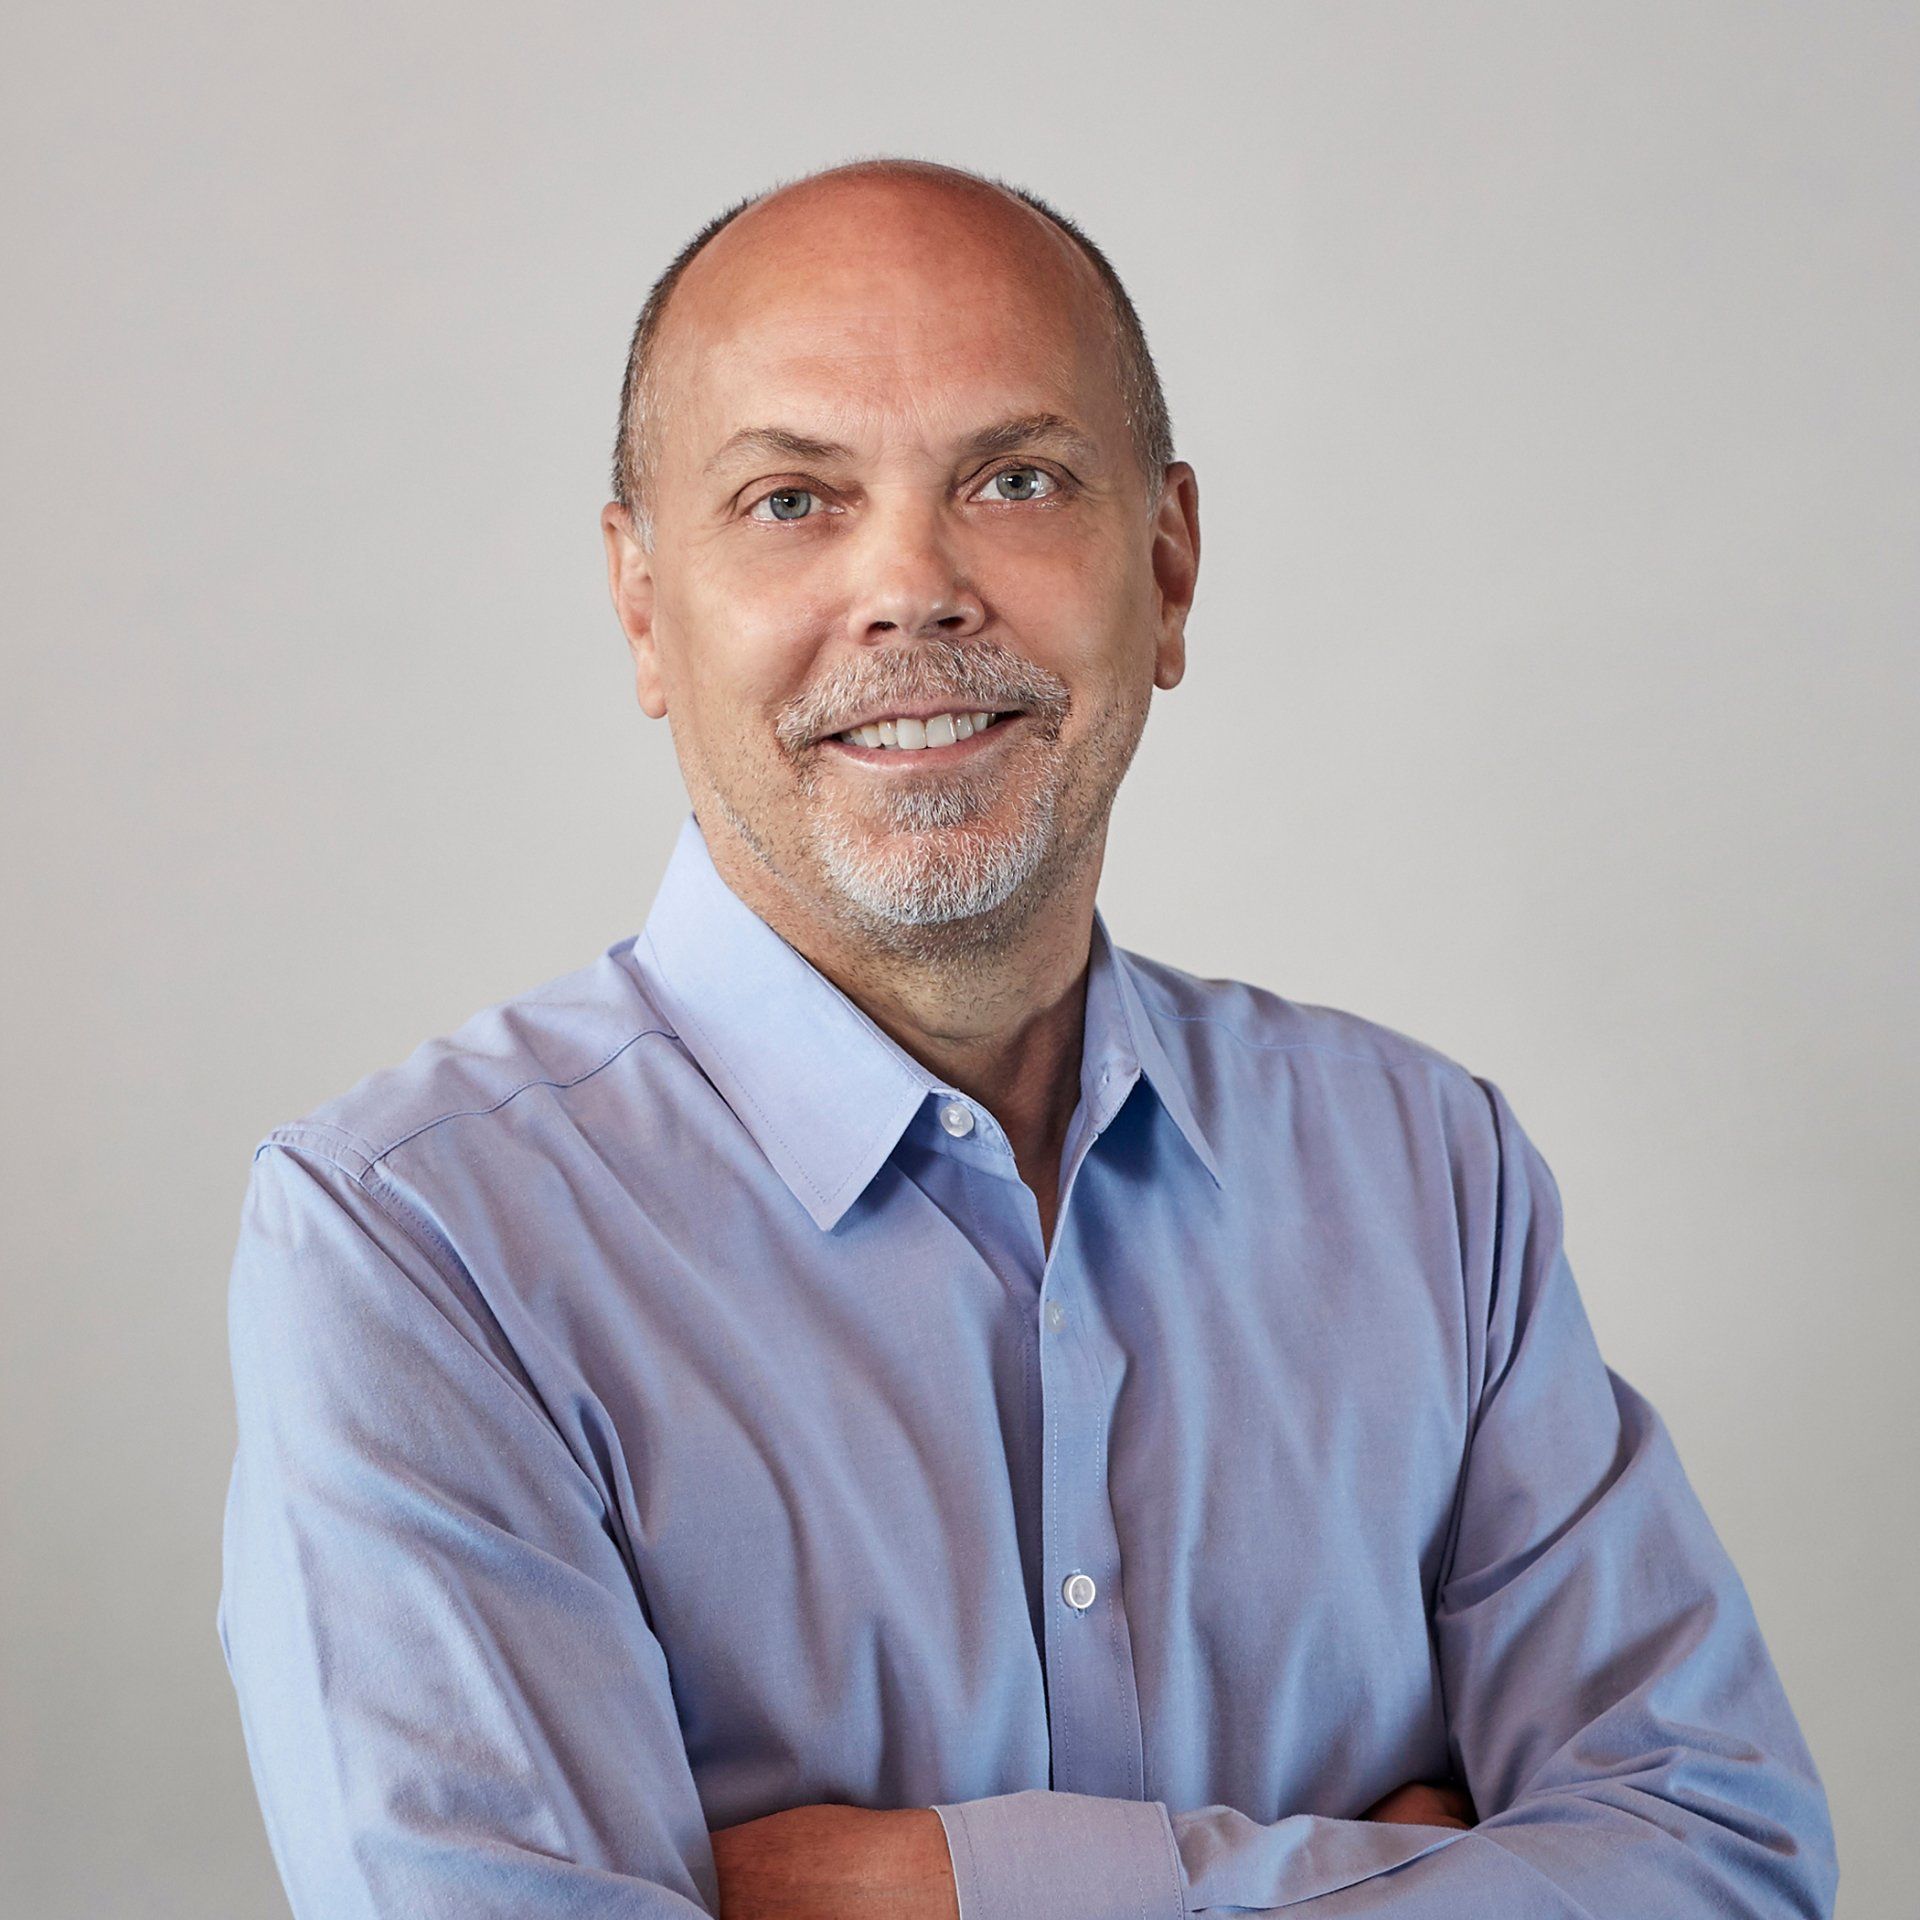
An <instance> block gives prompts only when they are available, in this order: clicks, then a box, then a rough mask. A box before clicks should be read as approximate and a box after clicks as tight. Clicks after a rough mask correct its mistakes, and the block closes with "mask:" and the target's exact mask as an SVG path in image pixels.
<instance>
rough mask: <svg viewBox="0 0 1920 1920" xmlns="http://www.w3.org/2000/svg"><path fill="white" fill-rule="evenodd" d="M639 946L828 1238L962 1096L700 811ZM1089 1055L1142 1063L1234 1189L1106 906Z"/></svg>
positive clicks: (688, 1032)
mask: <svg viewBox="0 0 1920 1920" xmlns="http://www.w3.org/2000/svg"><path fill="white" fill-rule="evenodd" d="M638 944H639V946H640V948H641V950H642V952H643V954H644V955H645V956H646V957H647V958H650V959H651V961H652V972H653V976H654V984H655V986H656V987H657V988H658V989H659V990H660V991H661V994H662V998H663V999H664V1001H665V1003H666V1004H665V1011H666V1012H667V1013H668V1015H669V1016H670V1017H671V1018H672V1020H673V1022H674V1025H675V1027H676V1029H677V1030H678V1032H679V1035H680V1038H681V1040H682V1041H683V1042H684V1043H685V1045H686V1047H687V1050H688V1052H690V1053H691V1054H692V1055H693V1057H694V1059H695V1060H696V1061H697V1062H698V1063H699V1065H700V1067H701V1069H702V1071H703V1072H704V1073H705V1074H706V1076H707V1078H708V1079H709V1080H711V1081H712V1082H713V1084H714V1086H715V1087H716V1088H717V1089H718V1090H719V1092H720V1095H721V1097H722V1098H723V1099H724V1100H725V1101H726V1102H727V1105H728V1106H729V1107H731V1108H732V1109H733V1112H734V1113H735V1115H736V1116H737V1117H738V1119H739V1121H740V1123H741V1125H742V1126H744V1127H745V1128H746V1129H747V1131H748V1132H749V1133H750V1134H751V1135H752V1136H753V1138H754V1141H755V1143H756V1144H757V1145H758V1146H759V1148H760V1150H761V1151H762V1152H763V1153H764V1154H765V1155H766V1157H767V1159H768V1160H769V1161H770V1162H771V1163H772V1165H773V1167H774V1169H775V1171H776V1172H777V1173H778V1174H779V1175H780V1177H781V1179H782V1180H784V1181H785V1182H786V1184H787V1186H788V1187H789V1188H790V1189H791V1190H792V1192H793V1195H794V1197H795V1198H796V1199H797V1200H798V1201H799V1202H800V1204H801V1205H802V1206H804V1207H805V1208H806V1210H807V1211H808V1213H809V1214H811V1215H812V1216H813V1219H814V1221H815V1223H816V1224H817V1225H819V1226H820V1227H821V1228H822V1229H831V1228H832V1227H834V1226H835V1225H836V1224H837V1223H838V1222H839V1220H840V1218H841V1216H842V1215H843V1214H844V1213H845V1212H846V1211H847V1209H848V1208H849V1207H851V1206H852V1205H853V1203H854V1201H855V1200H857V1199H858V1198H859V1197H860V1195H861V1194H862V1193H863V1192H865V1190H866V1188H867V1185H868V1183H869V1182H870V1181H871V1180H872V1178H873V1176H874V1175H875V1174H876V1173H877V1172H879V1170H880V1168H881V1167H882V1166H884V1165H885V1164H886V1161H887V1158H888V1156H889V1155H890V1154H891V1153H892V1152H893V1150H894V1148H895V1146H896V1145H897V1144H898V1143H899V1140H900V1136H901V1134H902V1133H903V1132H904V1131H905V1130H906V1128H907V1125H908V1123H909V1122H910V1121H911V1120H912V1119H913V1117H914V1115H915V1114H916V1113H917V1112H918V1111H919V1110H920V1107H921V1105H922V1103H923V1102H924V1101H925V1100H926V1099H927V1097H928V1095H930V1094H948V1095H950V1094H951V1093H952V1092H953V1089H951V1088H949V1087H947V1085H946V1083H945V1082H944V1081H942V1080H940V1079H938V1078H937V1077H936V1076H935V1075H933V1074H932V1073H930V1072H929V1071H928V1070H927V1069H926V1068H925V1067H923V1066H922V1065H921V1064H920V1062H919V1061H917V1060H916V1059H914V1058H913V1056H912V1055H911V1054H909V1053H908V1052H907V1051H906V1049H905V1048H903V1047H902V1046H900V1044H899V1043H898V1042H897V1041H895V1040H894V1039H893V1037H892V1036H891V1035H890V1034H888V1033H886V1032H884V1031H883V1030H882V1029H881V1028H880V1027H879V1026H878V1025H876V1024H875V1022H874V1021H873V1020H872V1019H871V1017H870V1016H869V1015H868V1014H867V1013H866V1012H864V1011H863V1010H862V1009H861V1008H860V1007H859V1006H858V1005H857V1004H856V1003H855V1002H854V1001H853V1000H851V999H850V998H849V997H848V996H847V995H846V994H844V993H843V992H841V990H840V989H839V988H838V987H837V986H835V985H834V984H833V982H832V981H830V980H829V979H827V977H826V976H825V975H824V974H822V973H821V972H820V971H819V970H818V969H817V968H816V967H815V966H814V965H813V964H812V962H811V961H809V960H808V959H807V958H806V956H805V955H804V954H802V953H801V952H800V951H799V950H798V948H796V947H794V946H793V945H792V944H791V943H789V942H788V941H787V940H786V939H785V938H784V937H783V936H782V935H780V934H778V933H776V932H775V931H774V929H773V928H772V927H771V926H769V925H768V924H767V922H766V921H764V920H763V919H761V917H760V916H759V915H758V914H757V913H755V912H754V911H753V909H752V908H751V907H749V906H748V905H747V904H746V902H745V901H743V900H742V899H741V898H740V897H739V895H738V894H736V893H735V892H734V891H733V890H732V888H730V887H729V886H728V885H727V884H726V882H725V881H724V880H723V879H722V878H721V877H720V873H719V870H718V869H717V868H716V867H715V866H714V864H713V858H712V855H711V854H710V853H709V851H708V849H707V842H706V837H705V835H704V834H703V833H702V832H701V831H700V824H699V822H698V820H697V819H696V818H695V817H694V815H693V814H692V813H691V812H689V813H688V815H687V817H686V820H685V821H684V822H683V823H682V825H681V828H680V837H679V839H678V841H677V842H676V843H675V846H674V849H673V854H672V857H671V858H670V859H669V860H668V862H667V869H666V872H665V874H664V875H663V876H662V878H661V881H660V887H659V891H658V892H657V893H656V894H655V896H654V901H653V906H652V908H651V910H650V911H649V913H648V915H647V923H646V928H645V930H644V932H643V933H642V934H641V936H640V941H639V943H638ZM1081 1052H1082V1060H1083V1073H1082V1079H1083V1083H1084V1081H1085V1080H1086V1078H1087V1072H1088V1070H1089V1069H1090V1068H1091V1066H1092V1064H1093V1063H1096V1062H1104V1063H1106V1064H1109V1065H1112V1066H1114V1067H1115V1068H1116V1069H1117V1070H1118V1071H1120V1072H1122V1073H1125V1074H1128V1075H1131V1073H1132V1072H1133V1070H1134V1069H1135V1068H1136V1067H1137V1068H1138V1070H1139V1071H1140V1072H1141V1073H1143V1074H1144V1075H1145V1076H1146V1078H1147V1080H1148V1081H1149V1082H1150V1083H1151V1084H1152V1087H1153V1090H1154V1092H1155V1093H1156V1094H1157V1095H1158V1096H1159V1099H1160V1102H1161V1104H1162V1105H1163V1106H1164V1107H1165V1108H1166V1110H1167V1113H1168V1115H1169V1117H1170V1118H1171V1119H1172V1120H1173V1122H1174V1124H1175V1125H1176V1126H1177V1127H1178V1128H1179V1129H1180V1132H1181V1134H1182V1135H1183V1136H1184V1137H1185V1139H1186V1141H1187V1143H1188V1145H1189V1146H1191V1147H1192V1149H1193V1151H1194V1153H1195V1154H1196V1155H1197V1156H1198V1157H1199V1159H1200V1162H1201V1164H1202V1165H1203V1166H1205V1168H1206V1169H1207V1172H1208V1173H1209V1174H1211V1175H1212V1177H1213V1179H1214V1182H1215V1184H1216V1185H1217V1184H1218V1183H1219V1179H1220V1170H1219V1167H1218V1165H1217V1164H1216V1162H1215V1159H1214V1155H1213V1150H1212V1147H1211V1146H1210V1144H1209V1142H1208V1140H1207V1137H1206V1135H1205V1134H1204V1133H1203V1132H1202V1131H1201V1128H1200V1123H1199V1121H1198V1119H1197V1118H1196V1117H1195V1115H1194V1111H1193V1106H1192V1103H1191V1101H1190V1100H1189V1098H1188V1094H1187V1089H1186V1087H1185V1086H1184V1085H1183V1084H1182V1082H1181V1079H1180V1077H1179V1075H1178V1074H1177V1073H1176V1072H1175V1070H1174V1067H1173V1063H1172V1061H1171V1060H1170V1058H1169V1057H1168V1054H1167V1052H1166V1049H1165V1048H1164V1046H1163V1045H1162V1044H1161V1041H1160V1037H1159V1035H1158V1033H1157V1032H1156V1031H1155V1029H1154V1025H1153V1021H1152V1019H1151V1018H1150V1016H1149V1015H1148V1013H1147V1009H1146V1006H1145V1003H1144V1002H1143V1001H1142V999H1141V997H1140V991H1139V988H1138V986H1137V984H1136V983H1135V981H1134V979H1133V970H1132V967H1131V966H1130V964H1129V963H1128V960H1127V957H1126V955H1125V954H1123V953H1122V952H1121V950H1120V949H1119V948H1118V947H1116V946H1115V945H1114V944H1113V941H1112V939H1111V937H1110V936H1109V934H1108V932H1107V927H1106V922H1105V920H1104V919H1103V918H1102V917H1101V915H1100V912H1099V909H1098V908H1096V909H1095V910H1094V917H1093V945H1092V949H1091V954H1090V968H1089V973H1088V981H1087V1013H1086V1029H1085V1035H1084V1039H1083V1044H1082V1049H1081Z"/></svg>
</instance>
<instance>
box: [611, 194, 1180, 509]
mask: <svg viewBox="0 0 1920 1920" xmlns="http://www.w3.org/2000/svg"><path fill="white" fill-rule="evenodd" d="M902 249H905V250H906V251H907V252H909V253H911V254H915V255H918V256H919V258H920V263H921V264H922V265H923V266H929V267H932V268H934V269H937V270H938V271H939V272H942V273H951V274H953V275H956V276H957V275H961V274H965V273H966V272H968V271H969V270H970V265H972V266H977V267H981V268H984V267H986V266H988V265H992V266H996V267H998V268H1000V269H1001V270H1002V271H1005V270H1007V269H1009V268H1011V269H1012V270H1014V271H1016V272H1018V273H1019V274H1020V276H1021V277H1022V279H1023V280H1024V281H1025V282H1026V284H1029V285H1032V286H1034V287H1036V288H1037V289H1044V290H1045V291H1047V292H1048V293H1050V294H1051V295H1052V296H1053V297H1054V298H1056V299H1058V300H1060V301H1061V302H1063V303H1066V305H1067V306H1068V307H1069V309H1070V310H1071V311H1072V312H1073V314H1074V317H1075V320H1076V322H1077V323H1078V324H1080V325H1082V326H1086V327H1091V328H1097V329H1099V330H1100V331H1102V332H1104V335H1105V338H1106V345H1107V349H1108V354H1109V357H1110V360H1111V364H1112V368H1113V379H1114V387H1115V390H1116V392H1117V394H1118V396H1119V403H1120V406H1121V408H1122V409H1123V410H1124V413H1125V417H1126V423H1127V434H1128V439H1129V441H1130V443H1131V445H1132V449H1133V454H1134V458H1135V461H1136V463H1137V464H1138V466H1139V469H1140V472H1141V475H1142V478H1143V481H1144V482H1145V493H1146V498H1147V501H1148V504H1149V507H1150V506H1151V504H1152V502H1153V501H1154V499H1155V498H1157V496H1158V492H1159V482H1160V476H1161V474H1162V473H1163V472H1164V470H1165V468H1166V466H1167V464H1168V462H1170V461H1171V460H1172V458H1173V434H1172V426H1171V423H1170V421H1169V419H1168V415H1167V405H1166V398H1165V395H1164V394H1163V392H1162V390H1161V386H1160V378H1159V374H1158V372H1157V371H1156V369H1155V367H1154V364H1153V358H1152V355H1151V354H1150V353H1149V352H1148V349H1147V342H1146V336H1145V334H1144V332H1143V331H1142V329H1141V326H1140V321H1139V316H1138V315H1137V314H1136V313H1135V311H1134V307H1133V302H1132V301H1131V300H1130V299H1129V298H1128V296H1127V291H1126V289H1125V287H1124V286H1122V284H1121V282H1120V278H1119V275H1118V274H1116V273H1115V272H1114V270H1113V267H1112V265H1111V264H1110V262H1109V261H1108V260H1107V257H1106V256H1105V254H1103V253H1102V252H1101V251H1100V249H1099V248H1098V247H1097V246H1096V245H1095V244H1094V243H1093V241H1092V240H1090V239H1089V238H1088V237H1087V236H1086V234H1084V233H1083V232H1082V231H1081V230H1080V228H1079V227H1078V226H1076V225H1075V224H1074V223H1073V222H1072V221H1071V220H1069V219H1068V218H1067V217H1066V216H1065V215H1064V214H1061V213H1059V212H1057V211H1056V210H1055V209H1054V208H1052V207H1050V206H1048V205H1047V204H1046V203H1045V202H1044V201H1043V200H1041V199H1039V198H1038V197H1037V196H1035V195H1033V194H1029V193H1027V192H1025V191H1024V190H1023V189H1020V188H1017V187H1010V186H1008V185H1006V184H1005V183H1004V182H1002V181H998V180H993V179H989V178H988V177H986V176H985V175H982V174H976V173H971V172H968V171H966V170H965V169H963V168H959V167H949V166H943V165H940V164H938V163H936V162H933V161H923V160H909V159H872V160H858V161H852V162H849V163H848V164H846V165H844V166H839V167H830V168H825V169H822V170H821V171H819V172H816V173H812V174H808V175H805V176H804V177H802V178H800V179H798V180H794V181H790V182H787V183H784V184H782V185H780V186H778V187H775V188H772V189H770V190H769V191H767V192H765V193H761V194H755V195H752V196H750V197H748V198H747V199H744V200H741V201H739V202H738V203H736V204H735V205H734V206H732V207H729V208H728V209H727V210H726V211H725V212H723V213H721V214H719V215H717V216H716V217H715V218H714V219H712V220H710V221H709V222H708V223H707V224H706V226H704V227H703V228H701V230H700V231H699V232H698V233H696V234H695V235H694V237H693V238H692V239H691V240H690V241H689V242H688V243H687V244H686V246H685V247H683V248H682V249H681V250H680V252H679V254H678V255H677V256H676V257H675V258H674V260H673V262H672V263H671V264H670V265H669V266H668V268H667V269H666V271H665V272H664V273H663V274H661V276H660V278H659V279H658V280H657V281H655V283H654V285H653V287H652V289H651V290H650V292H649V293H648V295H647V299H646V303H645V305H644V306H643V307H642V308H641V311H640V317H639V320H638V321H637V323H636V324H635V326H634V330H633V340H632V344H631V347H630V348H629V351H628V355H627V368H626V377H625V380H624V381H623V383H622V386H621V394H620V424H619V432H618V435H617V437H616V440H615V444H614V455H613V492H614V497H615V499H617V500H618V501H619V502H620V503H621V504H622V505H623V506H624V507H625V508H626V509H627V510H628V512H629V513H630V514H632V516H633V520H634V524H635V526H636V528H637V529H638V531H639V533H640V536H641V538H642V540H643V541H645V542H647V543H649V544H650V543H651V518H652V504H653V499H654V491H655V484H656V477H657V474H658V453H659V447H658V441H659V433H660V428H661V425H662V422H663V420H664V418H665V417H666V416H667V414H668V413H669V412H670V410H671V409H672V407H673V404H674V393H675V387H676V382H677V378H678V372H679V367H680V364H681V362H682V361H683V360H684V359H685V358H686V356H687V354H688V353H689V352H690V351H691V350H692V348H693V345H694V343H693V342H692V341H690V340H688V339H687V338H685V336H686V335H688V334H689V333H694V332H698V331H702V330H707V329H711V328H714V327H724V325H725V317H726V313H727V310H728V302H729V299H730V298H733V297H736V296H737V295H738V294H739V293H740V292H741V290H742V289H743V288H744V287H745V286H746V285H748V284H750V281H751V276H752V274H753V272H754V269H755V267H756V265H758V264H761V263H764V262H765V261H766V260H767V259H768V258H769V256H770V255H771V254H772V253H773V252H775V251H779V252H781V253H783V254H784V255H785V257H786V261H787V266H788V270H789V271H791V270H792V268H793V266H794V265H795V264H799V265H800V266H802V267H804V264H805V262H806V261H807V260H808V259H809V258H811V259H813V260H815V261H823V262H824V261H831V262H833V263H834V264H835V265H838V266H842V267H844V266H847V265H849V264H853V263H857V262H858V260H859V259H860V258H861V257H862V256H863V255H866V254H869V253H870V254H871V255H872V257H873V258H874V260H875V264H876V267H877V268H879V269H880V270H884V263H885V262H886V261H887V260H888V259H890V258H891V259H898V258H899V257H900V253H901V250H902ZM890 250H891V251H890ZM688 309H693V310H694V311H693V312H691V313H689V312H688V311H687V310H688Z"/></svg>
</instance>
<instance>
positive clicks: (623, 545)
mask: <svg viewBox="0 0 1920 1920" xmlns="http://www.w3.org/2000/svg"><path fill="white" fill-rule="evenodd" d="M600 531H601V535H602V538H603V539H604V540H605V542H606V549H607V590H608V592H609V593H610V594H611V595H612V598H613V611H614V613H615V615H616V617H617V618H618V619H619V622H620V631H621V632H622V633H624V634H625V635H626V636H627V650H628V652H630V653H631V654H632V655H633V672H634V691H635V693H636V695H637V696H638V698H639V701H640V707H641V711H642V712H644V713H645V714H646V715H647V716H648V718H649V719H653V720H660V719H664V718H665V716H666V711H667V699H666V689H665V686H664V684H663V682H662V678H661V674H660V655H659V648H658V646H657V645H656V643H655V640H654V632H653V562H652V558H651V556H650V555H649V554H648V553H647V550H646V548H645V547H643V546H642V545H641V543H640V539H639V536H638V535H637V534H636V532H635V531H634V525H633V516H632V515H631V514H629V513H628V511H627V509H626V508H625V507H623V506H622V505H621V504H620V502H619V501H617V500H609V501H608V502H607V504H606V505H605V506H604V507H603V508H602V509H601V511H600Z"/></svg>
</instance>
